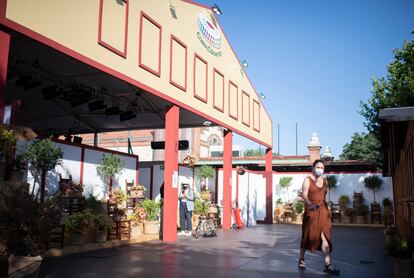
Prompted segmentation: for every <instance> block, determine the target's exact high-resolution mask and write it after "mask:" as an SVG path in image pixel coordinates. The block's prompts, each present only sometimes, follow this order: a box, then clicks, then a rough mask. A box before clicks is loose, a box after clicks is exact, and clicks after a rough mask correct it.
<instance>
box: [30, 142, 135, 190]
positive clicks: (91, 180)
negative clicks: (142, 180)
mask: <svg viewBox="0 0 414 278" xmlns="http://www.w3.org/2000/svg"><path fill="white" fill-rule="evenodd" d="M54 144H55V145H56V146H58V147H59V148H60V149H61V150H62V152H63V159H62V164H61V165H58V166H56V168H55V169H54V170H52V171H49V172H48V174H47V176H46V191H47V193H48V194H47V195H52V194H54V193H56V192H57V191H58V189H59V178H60V175H61V176H62V177H63V178H69V177H70V176H72V180H73V181H74V182H79V183H82V184H83V185H84V190H83V195H85V196H87V195H89V194H90V193H92V194H94V195H95V196H97V197H98V198H100V197H102V196H103V195H104V186H103V182H102V180H101V179H100V177H99V176H98V175H97V173H96V166H97V165H98V164H99V160H100V159H101V158H102V156H103V155H110V154H115V155H117V156H119V157H120V159H121V160H122V161H123V162H124V165H125V166H124V168H123V170H122V173H121V174H120V175H119V176H118V178H117V179H116V180H114V181H113V187H114V188H115V187H117V186H119V187H120V188H122V189H123V190H125V180H128V181H131V180H134V181H136V180H137V179H138V156H137V155H131V154H127V153H121V152H115V151H112V150H107V149H103V148H96V147H92V146H88V145H82V144H74V143H68V142H64V141H55V142H54ZM82 152H83V153H84V155H83V156H82ZM28 182H29V183H30V184H31V186H33V183H34V179H33V176H32V174H31V173H30V171H29V173H28ZM38 188H39V181H37V182H36V184H35V192H36V190H37V189H38Z"/></svg>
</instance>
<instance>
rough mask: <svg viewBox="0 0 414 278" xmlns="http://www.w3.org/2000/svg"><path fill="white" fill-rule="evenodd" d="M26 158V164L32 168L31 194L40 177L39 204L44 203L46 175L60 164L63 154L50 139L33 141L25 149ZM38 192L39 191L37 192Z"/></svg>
mask: <svg viewBox="0 0 414 278" xmlns="http://www.w3.org/2000/svg"><path fill="white" fill-rule="evenodd" d="M26 156H27V160H28V162H30V164H31V166H32V167H33V171H32V172H33V176H34V177H35V182H34V184H33V189H32V193H33V192H34V188H35V184H36V180H37V178H38V177H39V176H41V182H40V202H41V203H44V200H45V192H46V174H47V172H48V171H50V170H53V169H55V167H56V166H57V165H60V164H61V163H62V157H63V152H62V151H61V150H60V148H58V147H56V146H55V145H54V144H53V142H52V141H51V140H50V139H43V140H37V141H34V142H33V143H32V144H30V145H29V146H28V147H27V150H26ZM38 192H39V191H38Z"/></svg>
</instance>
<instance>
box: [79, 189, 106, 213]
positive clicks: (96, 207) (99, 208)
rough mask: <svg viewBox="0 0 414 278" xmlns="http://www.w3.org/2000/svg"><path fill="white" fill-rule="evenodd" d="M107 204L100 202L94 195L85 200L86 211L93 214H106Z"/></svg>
mask: <svg viewBox="0 0 414 278" xmlns="http://www.w3.org/2000/svg"><path fill="white" fill-rule="evenodd" d="M104 205H105V203H104V202H102V201H101V200H98V198H96V197H95V196H94V195H93V194H92V193H90V194H89V196H88V198H86V199H85V200H84V207H85V209H88V210H90V211H91V212H92V213H93V214H99V213H105V207H104Z"/></svg>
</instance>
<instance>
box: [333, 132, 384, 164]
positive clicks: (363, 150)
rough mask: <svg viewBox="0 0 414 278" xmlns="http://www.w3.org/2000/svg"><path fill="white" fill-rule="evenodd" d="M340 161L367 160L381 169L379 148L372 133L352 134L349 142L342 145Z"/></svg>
mask: <svg viewBox="0 0 414 278" xmlns="http://www.w3.org/2000/svg"><path fill="white" fill-rule="evenodd" d="M340 158H341V159H345V160H369V161H371V162H373V163H374V164H375V165H376V166H377V167H381V165H382V158H381V146H380V142H379V140H378V138H377V137H376V136H375V134H374V133H369V134H365V133H354V135H353V136H352V139H351V142H350V143H347V144H345V145H344V147H343V149H342V154H341V155H340Z"/></svg>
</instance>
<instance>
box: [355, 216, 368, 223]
mask: <svg viewBox="0 0 414 278" xmlns="http://www.w3.org/2000/svg"><path fill="white" fill-rule="evenodd" d="M355 220H356V222H355V223H357V224H366V223H367V221H366V219H365V216H359V215H357V216H356V217H355Z"/></svg>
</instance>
